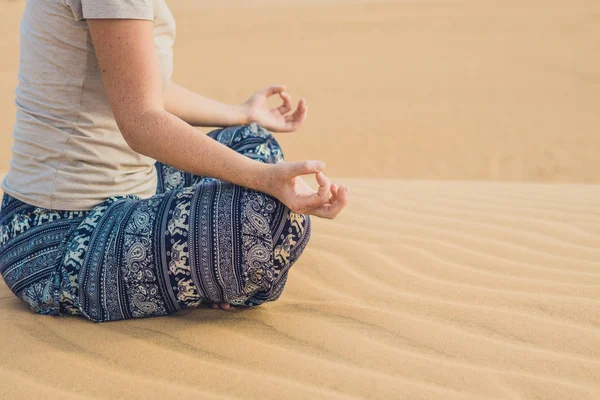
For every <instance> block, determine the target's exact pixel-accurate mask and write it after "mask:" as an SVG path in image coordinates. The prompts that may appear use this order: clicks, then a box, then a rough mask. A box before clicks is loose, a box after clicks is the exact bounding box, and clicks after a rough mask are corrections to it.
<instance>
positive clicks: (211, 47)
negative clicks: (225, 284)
mask: <svg viewBox="0 0 600 400" xmlns="http://www.w3.org/2000/svg"><path fill="white" fill-rule="evenodd" d="M213 3H217V2H208V1H205V0H202V1H197V0H195V1H192V0H170V1H169V4H170V5H171V8H172V10H173V13H174V14H175V17H176V18H177V21H178V38H177V45H176V49H175V51H176V61H175V63H176V67H175V68H176V73H175V77H174V79H175V80H176V81H178V82H180V83H183V84H186V85H188V86H190V87H191V88H193V89H195V90H197V91H199V92H201V93H204V94H206V95H208V96H212V97H215V98H217V99H220V100H223V101H229V102H237V101H242V100H243V99H244V98H245V97H246V96H247V95H249V94H250V93H251V92H252V91H253V90H255V89H258V88H260V87H262V86H264V85H268V84H270V83H279V82H281V83H286V84H288V86H289V87H290V91H291V93H292V95H293V96H295V97H296V98H298V97H299V96H306V97H307V98H308V102H309V109H310V111H309V114H310V116H309V119H308V121H307V125H306V127H305V128H303V129H302V130H301V131H300V132H298V133H295V134H293V135H285V134H281V135H278V136H277V138H278V139H279V140H280V142H281V143H282V145H283V146H284V150H285V153H286V157H287V158H288V159H290V160H298V159H304V158H319V159H323V160H325V161H326V162H327V164H328V172H330V174H331V175H333V176H335V177H339V178H338V179H336V181H339V182H343V183H346V184H347V185H348V186H350V187H351V190H352V192H351V196H352V197H351V203H350V205H349V206H348V209H347V210H345V211H344V213H343V214H342V215H341V216H340V217H339V218H338V219H336V220H334V221H327V220H320V219H317V218H314V219H313V221H314V222H313V223H314V230H313V235H312V239H311V242H310V244H309V246H308V248H307V250H306V252H305V253H304V254H303V256H302V257H301V259H300V260H299V261H298V263H297V264H296V265H294V267H293V268H292V271H291V272H290V278H289V281H288V285H287V287H286V290H285V292H284V294H283V295H282V297H281V299H280V300H278V301H277V302H274V303H270V304H266V305H264V306H261V307H258V308H255V309H251V310H235V311H233V312H223V311H219V310H212V309H208V308H199V309H188V310H184V311H182V312H180V313H178V314H176V315H172V316H168V317H161V318H149V319H141V320H133V321H124V322H115V323H106V324H94V323H91V322H88V321H86V320H84V319H81V318H69V317H66V318H52V317H47V316H41V315H36V314H33V313H31V312H30V311H29V310H28V308H27V306H26V305H25V304H24V303H21V302H20V301H19V300H18V299H16V298H15V297H14V296H13V295H12V294H11V293H10V292H9V290H8V289H7V287H6V285H5V284H4V283H1V282H0V338H2V339H1V340H0V376H2V383H3V384H2V385H0V398H10V399H20V398H23V399H24V398H44V399H54V398H57V399H58V398H60V399H67V398H74V399H75V398H77V399H79V398H93V399H101V398H112V399H119V398H127V399H135V398H144V399H159V398H201V399H212V398H215V399H225V398H227V399H237V398H240V399H242V398H243V399H307V398H310V399H313V398H315V399H318V398H327V399H337V398H340V399H360V398H372V399H557V400H558V399H560V400H563V399H598V398H600V185H597V183H599V182H600V178H599V177H600V162H599V161H598V160H599V159H598V156H597V154H598V149H599V148H600V136H599V135H598V131H599V130H600V113H598V112H597V108H598V107H597V106H598V104H599V102H600V73H599V72H598V71H600V51H598V50H600V24H598V21H599V18H600V3H598V2H597V1H591V0H590V1H583V0H575V1H570V2H568V3H567V2H563V1H559V0H548V1H537V0H530V1H527V2H526V3H524V2H522V1H512V0H505V1H493V0H486V1H475V0H464V1H441V0H440V1H368V2H367V1H350V0H336V1H333V0H332V1H310V2H299V1H293V0H286V1H284V2H281V1H275V0H260V1H258V0H256V1H252V2H250V1H240V0H231V1H229V2H227V4H226V5H220V4H213ZM22 9H23V3H22V2H0V10H1V11H2V12H1V14H0V15H2V17H3V24H0V77H1V78H2V79H0V130H1V131H2V132H4V133H3V134H2V135H1V136H0V143H2V144H3V146H2V147H0V169H4V170H5V169H6V168H7V167H8V159H9V154H10V151H9V147H10V132H11V129H12V124H13V123H14V107H13V106H12V92H11V91H12V90H13V88H14V85H15V84H16V78H15V73H16V68H17V65H18V59H17V58H16V57H17V54H18V46H17V41H18V20H19V18H20V13H21V12H22ZM228 49H229V50H228ZM215 77H218V78H217V79H215ZM517 181H519V182H517Z"/></svg>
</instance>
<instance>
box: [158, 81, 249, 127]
mask: <svg viewBox="0 0 600 400" xmlns="http://www.w3.org/2000/svg"><path fill="white" fill-rule="evenodd" d="M164 105H165V109H166V110H167V111H168V112H170V113H171V114H173V115H175V116H177V117H179V118H181V119H182V120H184V121H185V122H187V123H188V124H190V125H192V126H215V127H226V126H235V125H245V124H247V123H248V118H247V116H246V113H245V110H244V108H243V106H241V105H229V104H223V103H220V102H218V101H215V100H212V99H209V98H206V97H204V96H201V95H199V94H197V93H194V92H192V91H191V90H189V89H186V88H184V87H183V86H180V85H178V84H176V83H175V82H172V83H171V84H170V85H169V86H168V88H167V90H166V92H165V93H164Z"/></svg>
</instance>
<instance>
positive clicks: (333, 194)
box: [329, 183, 337, 202]
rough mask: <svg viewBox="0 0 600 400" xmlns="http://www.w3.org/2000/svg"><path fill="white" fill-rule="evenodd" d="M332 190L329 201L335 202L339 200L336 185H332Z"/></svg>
mask: <svg viewBox="0 0 600 400" xmlns="http://www.w3.org/2000/svg"><path fill="white" fill-rule="evenodd" d="M330 190H331V199H329V201H330V202H333V201H334V200H335V199H336V198H337V186H336V185H335V184H334V183H332V184H331V189H330Z"/></svg>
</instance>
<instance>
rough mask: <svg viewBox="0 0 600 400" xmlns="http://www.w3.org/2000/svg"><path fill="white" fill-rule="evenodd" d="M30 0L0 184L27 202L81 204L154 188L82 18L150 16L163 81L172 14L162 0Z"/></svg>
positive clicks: (147, 162) (151, 171)
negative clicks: (120, 122)
mask: <svg viewBox="0 0 600 400" xmlns="http://www.w3.org/2000/svg"><path fill="white" fill-rule="evenodd" d="M133 3H136V4H135V5H133V4H132V2H131V1H116V0H115V1H104V2H101V3H99V2H95V1H92V0H65V1H62V0H36V1H28V2H27V6H26V9H25V13H24V16H23V20H22V22H21V59H20V66H19V86H18V87H17V89H16V91H15V93H16V101H15V103H16V106H17V122H16V124H15V128H14V133H13V136H14V145H13V158H12V160H11V168H10V171H9V173H8V175H7V177H6V178H5V180H4V181H3V183H2V188H3V190H4V191H5V192H6V193H8V194H10V195H12V196H13V197H15V198H18V199H20V200H22V201H25V202H27V203H29V204H33V205H36V206H40V207H44V208H52V209H63V210H86V209H90V208H92V207H93V206H95V205H97V204H99V203H101V202H102V201H104V200H105V199H106V198H108V197H110V196H112V195H116V194H136V195H138V196H140V197H143V198H146V197H150V196H152V195H153V194H154V193H155V191H156V171H155V168H154V160H152V159H151V158H149V157H146V156H143V155H141V154H138V153H136V152H134V151H133V150H131V149H130V148H129V146H128V145H127V143H126V142H125V140H124V139H123V136H122V135H121V133H120V132H119V129H118V127H117V124H116V122H115V119H114V116H113V113H112V111H111V108H110V105H109V101H108V97H107V95H106V92H105V89H104V86H103V83H102V77H101V74H100V70H99V67H98V62H97V60H96V56H95V52H94V48H93V45H92V41H91V39H90V35H89V31H88V27H87V22H86V20H85V18H110V17H120V18H132V19H154V32H155V43H156V47H157V50H158V56H159V61H160V65H161V74H162V76H161V77H162V79H163V87H164V86H165V85H166V84H167V83H168V82H169V81H170V78H171V74H172V69H173V64H172V62H173V61H172V60H173V55H172V44H173V41H174V38H175V22H174V19H173V16H172V15H171V13H170V11H169V10H168V8H167V5H166V4H165V2H164V0H156V1H152V0H142V1H137V2H136V1H133Z"/></svg>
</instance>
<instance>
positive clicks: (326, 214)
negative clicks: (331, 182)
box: [308, 186, 348, 219]
mask: <svg viewBox="0 0 600 400" xmlns="http://www.w3.org/2000/svg"><path fill="white" fill-rule="evenodd" d="M346 204H348V189H347V188H346V187H345V186H340V187H339V189H338V197H337V199H336V200H335V201H334V202H333V203H332V204H323V205H322V206H319V207H316V208H313V209H311V210H308V214H310V215H314V216H316V217H320V218H327V219H333V218H335V217H337V216H338V214H339V213H340V212H341V211H342V210H343V209H344V207H346Z"/></svg>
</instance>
